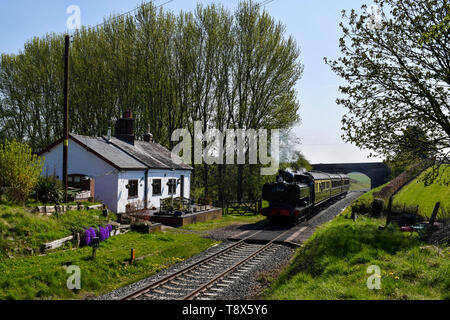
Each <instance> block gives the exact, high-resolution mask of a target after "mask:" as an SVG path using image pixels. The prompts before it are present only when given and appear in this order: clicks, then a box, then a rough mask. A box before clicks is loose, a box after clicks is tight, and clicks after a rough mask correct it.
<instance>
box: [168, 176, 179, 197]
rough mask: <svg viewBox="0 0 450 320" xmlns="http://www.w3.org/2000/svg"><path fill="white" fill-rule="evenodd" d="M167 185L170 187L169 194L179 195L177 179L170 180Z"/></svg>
mask: <svg viewBox="0 0 450 320" xmlns="http://www.w3.org/2000/svg"><path fill="white" fill-rule="evenodd" d="M167 185H168V186H169V194H176V193H177V179H169V182H167Z"/></svg>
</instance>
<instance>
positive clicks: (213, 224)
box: [180, 214, 266, 231]
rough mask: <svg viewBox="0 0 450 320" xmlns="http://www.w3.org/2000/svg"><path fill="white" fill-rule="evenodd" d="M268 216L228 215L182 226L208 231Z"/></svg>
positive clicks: (252, 221) (260, 219) (255, 220)
mask: <svg viewBox="0 0 450 320" xmlns="http://www.w3.org/2000/svg"><path fill="white" fill-rule="evenodd" d="M265 218H266V217H265V216H262V215H260V214H258V215H227V216H223V217H222V219H218V220H210V221H206V222H199V223H195V224H191V225H187V226H184V227H181V228H180V229H183V230H195V231H206V230H214V229H219V228H224V227H228V226H230V225H233V224H251V223H257V222H259V221H262V220H264V219H265Z"/></svg>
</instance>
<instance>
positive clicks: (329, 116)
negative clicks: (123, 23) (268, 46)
mask: <svg viewBox="0 0 450 320" xmlns="http://www.w3.org/2000/svg"><path fill="white" fill-rule="evenodd" d="M141 2H142V1H141V0H38V1H37V0H3V1H1V3H0V53H17V52H19V50H21V49H22V48H23V45H24V43H25V42H26V41H27V40H29V39H31V38H32V37H34V36H42V35H45V34H46V33H52V32H56V33H62V32H65V31H66V20H67V19H68V18H69V14H67V13H66V10H67V8H68V7H69V6H70V5H77V6H79V7H80V9H81V23H82V25H88V26H93V25H96V24H98V23H101V22H102V21H103V18H105V17H108V16H109V15H110V14H120V13H124V12H127V11H130V10H132V9H134V8H136V7H137V6H138V5H139V4H140V3H141ZM165 2H167V0H156V1H155V4H156V5H159V4H163V3H165ZM213 2H215V3H223V4H224V5H225V6H227V7H228V8H230V9H233V8H234V7H236V5H237V4H238V0H222V1H217V0H216V1H201V0H173V1H172V2H170V3H168V4H166V5H164V8H166V9H167V10H172V11H175V12H178V11H179V10H184V11H190V10H193V9H194V8H195V6H196V4H197V3H203V4H208V3H213ZM362 4H367V5H372V4H373V3H372V1H371V0H338V1H337V0H319V1H318V0H274V1H272V2H270V3H268V4H267V5H266V10H267V11H268V12H269V13H270V14H271V15H272V16H273V17H274V18H275V19H277V20H279V21H281V22H283V23H284V24H285V26H286V34H288V35H292V36H293V37H294V38H295V39H296V41H297V43H298V45H299V46H300V48H301V56H300V60H301V62H302V63H303V64H304V66H305V71H304V73H303V77H302V78H301V80H300V81H299V82H298V84H297V91H298V100H299V101H300V104H301V108H300V116H301V118H302V123H301V125H300V126H298V127H296V128H295V130H294V131H295V133H296V134H297V136H299V137H300V138H301V142H302V144H301V145H300V146H299V147H298V149H300V150H301V151H302V152H303V153H304V154H305V156H306V158H307V159H309V160H310V161H311V162H313V163H335V162H336V163H339V162H372V161H379V160H380V159H378V158H369V159H368V158H367V155H368V154H369V152H368V151H364V150H359V149H358V148H356V147H355V146H352V145H350V144H345V143H344V142H343V141H342V140H341V135H342V132H341V118H342V115H343V114H344V113H345V110H344V109H343V108H342V107H341V106H338V105H337V104H336V103H335V100H336V98H337V97H338V96H339V92H338V87H339V85H340V84H344V83H343V82H342V80H340V78H338V77H337V76H336V75H335V74H334V73H333V72H332V71H331V69H330V67H329V66H327V65H325V63H324V61H323V58H324V57H327V58H337V57H338V56H339V55H340V51H339V47H338V40H339V37H340V36H341V30H340V28H339V22H340V21H341V11H342V9H352V8H354V9H359V8H360V7H361V5H362Z"/></svg>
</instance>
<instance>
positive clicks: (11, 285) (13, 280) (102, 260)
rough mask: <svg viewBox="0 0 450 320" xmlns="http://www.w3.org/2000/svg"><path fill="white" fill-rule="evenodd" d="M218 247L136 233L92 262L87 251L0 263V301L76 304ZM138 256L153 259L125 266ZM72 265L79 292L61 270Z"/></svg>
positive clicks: (105, 246) (106, 245)
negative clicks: (71, 301) (132, 256)
mask: <svg viewBox="0 0 450 320" xmlns="http://www.w3.org/2000/svg"><path fill="white" fill-rule="evenodd" d="M215 243H216V242H215V241H213V240H210V239H205V238H202V237H199V236H198V235H194V234H175V233H172V232H166V233H164V234H163V233H157V234H145V235H144V234H138V233H134V232H130V233H127V234H124V235H120V236H116V237H113V238H110V239H108V240H107V241H105V242H102V243H101V245H100V248H99V249H98V251H97V257H96V259H95V260H90V257H91V255H92V249H91V248H81V249H77V250H66V251H61V252H55V253H51V254H49V255H47V256H30V257H22V258H17V259H0V299H80V298H83V297H85V296H86V295H87V294H94V295H102V294H105V293H107V292H110V291H112V290H115V289H118V288H120V287H122V286H125V285H128V284H131V283H133V282H136V281H139V280H141V279H143V278H145V277H148V276H151V275H153V274H155V273H157V272H159V271H161V270H163V269H165V268H168V267H169V266H170V265H173V264H175V263H177V262H180V261H182V260H185V259H187V258H189V257H191V256H192V255H195V254H197V253H200V252H202V251H204V250H206V249H207V248H208V247H210V246H212V245H213V244H215ZM131 248H134V249H136V257H140V256H144V255H147V254H154V255H151V256H149V257H147V258H145V259H143V260H141V261H137V262H136V263H135V264H134V265H132V266H124V265H123V263H122V262H123V260H124V259H128V258H129V257H130V249H131ZM67 261H73V265H77V266H79V267H80V270H81V290H78V291H72V290H69V289H67V285H66V283H67V279H68V277H69V276H70V274H67V273H66V269H65V268H64V267H63V265H62V264H64V263H65V262H67Z"/></svg>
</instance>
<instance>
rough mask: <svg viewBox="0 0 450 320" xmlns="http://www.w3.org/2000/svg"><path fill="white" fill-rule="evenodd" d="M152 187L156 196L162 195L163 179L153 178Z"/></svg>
mask: <svg viewBox="0 0 450 320" xmlns="http://www.w3.org/2000/svg"><path fill="white" fill-rule="evenodd" d="M152 187H153V195H154V196H158V195H161V179H153V183H152Z"/></svg>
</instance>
